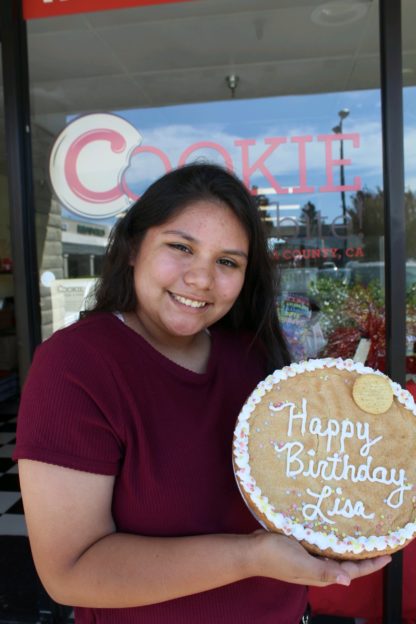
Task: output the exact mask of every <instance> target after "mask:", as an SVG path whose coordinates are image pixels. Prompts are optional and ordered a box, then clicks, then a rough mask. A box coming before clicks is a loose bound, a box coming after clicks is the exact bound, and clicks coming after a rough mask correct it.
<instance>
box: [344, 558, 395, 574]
mask: <svg viewBox="0 0 416 624" xmlns="http://www.w3.org/2000/svg"><path fill="white" fill-rule="evenodd" d="M390 561H391V557H390V556H389V555H384V556H383V557H375V558H374V559H364V560H362V561H345V562H343V563H341V564H340V565H341V568H343V572H344V573H346V574H348V576H349V577H350V578H351V580H352V579H355V578H360V577H361V576H366V575H367V574H372V573H373V572H377V571H378V570H381V569H382V568H384V566H386V565H387V564H388V563H390Z"/></svg>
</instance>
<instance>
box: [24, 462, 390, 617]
mask: <svg viewBox="0 0 416 624" xmlns="http://www.w3.org/2000/svg"><path fill="white" fill-rule="evenodd" d="M19 474H20V482H21V489H22V496H23V503H24V509H25V515H26V521H27V525H28V531H29V538H30V543H31V548H32V552H33V557H34V560H35V564H36V568H37V570H38V573H39V576H40V578H41V580H42V582H43V584H44V586H45V588H46V590H47V591H48V592H49V593H50V595H51V596H52V597H53V598H54V599H55V600H56V601H57V602H59V603H62V604H69V605H73V606H84V607H97V608H98V607H103V608H106V607H112V608H120V607H133V606H140V605H148V604H153V603H157V602H163V601H165V600H170V599H172V598H179V597H181V596H186V595H190V594H194V593H197V592H201V591H206V590H209V589H214V588H216V587H221V586H223V585H226V584H228V583H232V582H234V581H238V580H242V579H244V578H248V577H250V576H268V577H271V578H276V579H281V580H285V581H289V582H293V583H299V584H308V585H318V586H325V585H329V584H331V583H337V582H338V583H342V584H349V582H350V580H351V579H352V578H356V577H357V576H364V575H365V574H369V573H370V572H373V571H375V570H378V569H380V568H381V567H383V565H385V564H386V563H388V561H389V560H390V558H389V557H380V558H379V559H373V560H367V561H364V562H360V563H349V562H347V563H343V564H339V563H336V562H334V561H327V560H324V559H319V558H316V557H312V556H311V555H309V554H308V553H307V552H306V551H305V550H304V549H303V548H302V546H300V544H298V543H297V542H296V541H295V540H293V539H290V538H287V537H284V536H280V535H275V534H271V533H266V532H265V531H256V532H255V533H253V534H251V535H222V534H221V535H205V536H195V537H178V538H166V537H164V538H158V537H142V536H137V535H130V534H123V533H117V532H116V530H115V526H114V522H113V519H112V516H111V500H112V493H113V484H114V478H113V477H108V476H103V475H96V474H90V473H86V472H80V471H77V470H72V469H69V468H63V467H60V466H54V465H51V464H46V463H42V462H38V461H31V460H20V461H19Z"/></svg>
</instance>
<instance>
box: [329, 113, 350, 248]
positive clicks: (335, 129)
mask: <svg viewBox="0 0 416 624" xmlns="http://www.w3.org/2000/svg"><path fill="white" fill-rule="evenodd" d="M349 114H350V111H349V110H348V108H343V109H341V110H340V111H339V112H338V117H339V123H338V124H337V125H336V126H334V127H333V128H332V132H335V134H341V135H342V122H343V121H344V119H345V118H346V117H348V115H349ZM339 159H340V165H339V180H340V185H341V208H342V223H343V224H344V235H345V237H346V236H347V202H346V199H345V190H344V186H345V169H344V139H343V138H342V137H341V138H340V141H339ZM345 245H346V238H345V239H344V247H345Z"/></svg>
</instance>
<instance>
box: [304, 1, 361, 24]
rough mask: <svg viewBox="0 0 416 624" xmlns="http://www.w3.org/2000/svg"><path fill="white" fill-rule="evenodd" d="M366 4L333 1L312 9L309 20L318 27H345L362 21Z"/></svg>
mask: <svg viewBox="0 0 416 624" xmlns="http://www.w3.org/2000/svg"><path fill="white" fill-rule="evenodd" d="M368 6H369V5H368V2H347V1H346V0H344V1H342V0H339V1H335V0H334V1H333V2H326V3H325V4H321V5H320V6H319V7H317V8H316V9H314V11H312V14H311V20H312V22H313V23H314V24H317V25H318V26H345V25H346V24H352V23H354V22H357V21H358V20H360V19H362V18H363V17H364V16H365V15H366V14H367V11H368Z"/></svg>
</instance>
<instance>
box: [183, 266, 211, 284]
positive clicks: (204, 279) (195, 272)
mask: <svg viewBox="0 0 416 624" xmlns="http://www.w3.org/2000/svg"><path fill="white" fill-rule="evenodd" d="M213 280H214V274H213V270H212V268H211V266H210V265H209V264H205V263H198V264H195V265H194V266H192V267H189V268H188V270H187V271H186V273H185V275H184V281H185V283H186V284H187V285H188V286H194V287H196V288H200V289H202V290H207V289H209V288H211V286H212V284H213Z"/></svg>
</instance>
